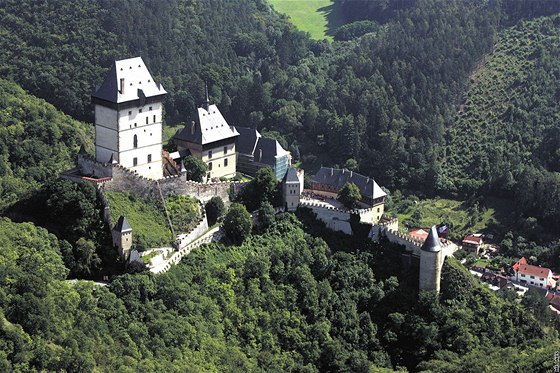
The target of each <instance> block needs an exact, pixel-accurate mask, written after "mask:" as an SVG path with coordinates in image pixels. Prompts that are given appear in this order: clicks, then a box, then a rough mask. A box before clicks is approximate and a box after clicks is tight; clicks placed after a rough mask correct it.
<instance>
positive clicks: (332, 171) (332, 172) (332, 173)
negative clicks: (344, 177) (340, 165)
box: [331, 167, 334, 176]
mask: <svg viewBox="0 0 560 373" xmlns="http://www.w3.org/2000/svg"><path fill="white" fill-rule="evenodd" d="M333 175H334V169H333V168H332V167H331V176H333Z"/></svg>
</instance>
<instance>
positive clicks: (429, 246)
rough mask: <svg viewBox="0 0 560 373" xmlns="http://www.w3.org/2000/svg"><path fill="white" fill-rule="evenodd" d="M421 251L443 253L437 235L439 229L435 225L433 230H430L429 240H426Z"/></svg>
mask: <svg viewBox="0 0 560 373" xmlns="http://www.w3.org/2000/svg"><path fill="white" fill-rule="evenodd" d="M420 250H422V251H429V252H432V253H436V252H438V251H441V244H440V242H439V236H438V234H437V229H436V226H435V225H433V226H432V228H430V233H428V238H426V241H424V244H423V245H422V247H421V248H420Z"/></svg>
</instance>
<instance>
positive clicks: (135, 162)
mask: <svg viewBox="0 0 560 373" xmlns="http://www.w3.org/2000/svg"><path fill="white" fill-rule="evenodd" d="M132 165H133V166H137V165H138V158H136V157H134V158H132Z"/></svg>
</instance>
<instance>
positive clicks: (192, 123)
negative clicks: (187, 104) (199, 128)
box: [191, 120, 195, 135]
mask: <svg viewBox="0 0 560 373" xmlns="http://www.w3.org/2000/svg"><path fill="white" fill-rule="evenodd" d="M194 127H195V124H194V120H193V121H192V122H191V135H194Z"/></svg>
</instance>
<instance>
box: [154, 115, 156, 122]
mask: <svg viewBox="0 0 560 373" xmlns="http://www.w3.org/2000/svg"><path fill="white" fill-rule="evenodd" d="M155 122H156V116H155V115H154V123H155Z"/></svg>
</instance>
